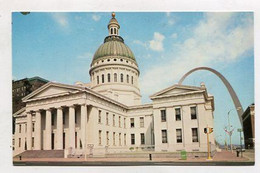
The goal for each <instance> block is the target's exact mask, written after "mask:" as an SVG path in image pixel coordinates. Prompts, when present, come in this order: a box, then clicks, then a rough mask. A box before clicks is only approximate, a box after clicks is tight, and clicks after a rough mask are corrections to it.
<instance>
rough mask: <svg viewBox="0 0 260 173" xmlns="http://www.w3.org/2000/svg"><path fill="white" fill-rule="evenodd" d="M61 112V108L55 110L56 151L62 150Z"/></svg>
mask: <svg viewBox="0 0 260 173" xmlns="http://www.w3.org/2000/svg"><path fill="white" fill-rule="evenodd" d="M62 116H63V112H62V108H61V107H59V108H57V147H56V149H57V150H62V149H63V117H62Z"/></svg>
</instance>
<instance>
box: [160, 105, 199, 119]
mask: <svg viewBox="0 0 260 173" xmlns="http://www.w3.org/2000/svg"><path fill="white" fill-rule="evenodd" d="M190 116H191V119H192V120H194V119H197V107H196V106H193V107H190ZM166 120H167V118H166V110H165V109H164V110H161V121H162V122H166ZM175 120H176V121H181V108H175Z"/></svg>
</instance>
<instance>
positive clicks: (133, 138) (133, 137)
mask: <svg viewBox="0 0 260 173" xmlns="http://www.w3.org/2000/svg"><path fill="white" fill-rule="evenodd" d="M134 144H135V134H131V145H134Z"/></svg>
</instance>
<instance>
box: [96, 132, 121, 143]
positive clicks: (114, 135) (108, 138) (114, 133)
mask: <svg viewBox="0 0 260 173" xmlns="http://www.w3.org/2000/svg"><path fill="white" fill-rule="evenodd" d="M109 133H111V132H109V131H106V145H107V146H108V145H110V137H109ZM112 135H113V136H112V137H113V145H116V132H112ZM122 141H123V142H124V143H123V145H126V134H125V133H124V134H122V133H118V145H119V146H121V145H122ZM98 144H99V145H102V130H99V131H98Z"/></svg>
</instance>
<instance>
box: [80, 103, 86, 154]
mask: <svg viewBox="0 0 260 173" xmlns="http://www.w3.org/2000/svg"><path fill="white" fill-rule="evenodd" d="M87 112H88V110H87V105H85V104H83V105H81V111H80V118H81V119H80V123H81V124H80V130H81V143H82V148H83V149H85V146H86V123H87V122H86V120H87Z"/></svg>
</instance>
